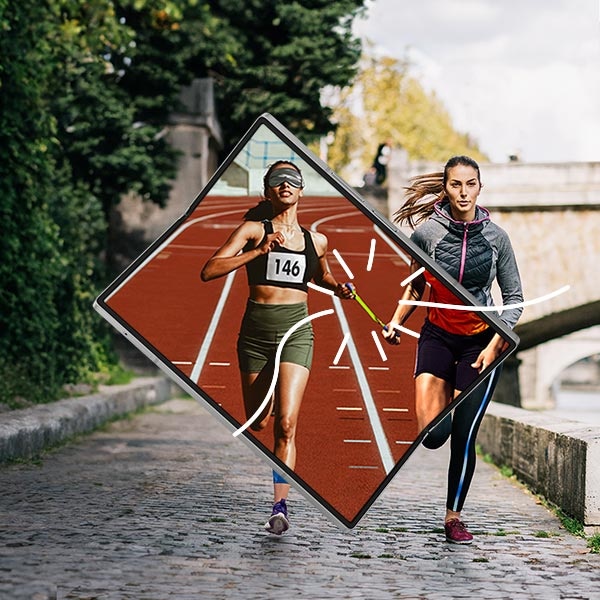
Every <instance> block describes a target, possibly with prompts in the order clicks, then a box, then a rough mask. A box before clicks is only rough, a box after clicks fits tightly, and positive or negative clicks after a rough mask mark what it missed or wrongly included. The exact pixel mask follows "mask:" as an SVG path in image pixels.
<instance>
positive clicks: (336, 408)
mask: <svg viewBox="0 0 600 600" xmlns="http://www.w3.org/2000/svg"><path fill="white" fill-rule="evenodd" d="M335 410H358V411H360V410H362V406H336V407H335Z"/></svg>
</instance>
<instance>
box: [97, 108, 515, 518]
mask: <svg viewBox="0 0 600 600" xmlns="http://www.w3.org/2000/svg"><path fill="white" fill-rule="evenodd" d="M279 160H283V161H289V162H291V163H293V164H294V165H296V166H297V167H298V168H299V169H300V171H301V173H302V177H303V180H304V182H303V184H304V187H303V195H302V197H301V198H300V200H299V202H298V208H297V217H298V222H299V224H300V226H301V227H302V228H304V229H305V230H306V231H307V232H318V233H319V234H321V235H322V236H324V238H325V239H326V243H327V252H326V260H327V264H328V266H329V268H330V270H331V273H332V275H333V276H334V278H335V279H336V280H337V281H338V282H342V283H351V284H352V286H353V289H354V292H355V294H356V296H355V297H353V298H350V299H340V298H338V297H337V296H334V295H332V294H331V293H330V290H327V289H325V288H323V287H320V286H316V285H314V283H313V282H312V281H311V282H310V283H309V284H308V287H307V311H308V312H307V316H308V318H307V317H306V316H302V315H301V316H296V317H293V316H291V317H290V316H289V315H288V314H287V312H289V311H287V312H285V311H284V312H285V314H284V313H281V314H278V315H277V316H276V317H275V318H276V319H283V320H284V321H285V319H289V318H292V320H293V319H296V320H297V321H298V320H299V319H300V318H301V317H302V318H304V319H305V321H304V322H305V323H306V324H308V323H310V327H312V348H311V352H312V360H311V361H310V365H309V366H308V367H306V368H308V369H309V374H308V380H307V382H306V387H305V390H304V393H303V395H302V400H301V405H300V408H299V413H298V419H297V427H296V461H295V466H294V468H293V469H290V468H289V467H288V466H286V464H285V463H284V462H282V460H280V459H279V458H278V457H277V456H276V454H275V451H274V444H275V439H274V430H273V429H274V428H273V421H274V417H270V416H267V418H266V423H267V424H266V426H265V427H264V428H263V429H262V430H260V431H257V430H255V429H254V428H252V427H251V426H249V425H248V420H249V418H250V417H251V415H250V414H249V413H248V407H246V406H245V404H244V400H243V398H244V391H243V381H242V370H243V369H247V368H248V367H242V365H241V363H240V355H239V348H238V342H239V337H240V330H241V328H242V319H243V317H244V315H245V314H246V311H247V308H248V303H249V302H248V298H249V281H248V275H247V273H246V271H245V268H243V267H242V268H237V269H235V270H233V271H231V272H230V273H228V274H225V275H223V276H220V277H217V278H214V279H212V280H210V281H202V279H201V277H200V273H201V270H202V268H203V266H204V265H205V264H206V262H207V261H208V260H209V259H210V257H211V256H213V254H214V253H215V251H216V250H217V249H219V248H221V247H222V246H223V244H224V243H225V242H226V241H227V240H228V239H229V237H230V236H231V234H232V232H234V231H235V230H236V229H237V228H238V227H239V226H240V225H241V224H242V223H243V222H244V221H245V220H248V219H253V218H255V219H256V220H257V221H260V218H258V217H256V216H254V217H253V212H254V213H256V214H258V213H257V211H258V212H260V208H257V207H260V205H261V201H262V200H263V199H264V198H263V177H264V175H265V172H266V171H267V169H268V167H269V165H272V164H273V163H274V162H276V161H279ZM249 211H250V212H249ZM302 235H304V233H303V234H302ZM321 239H323V238H321ZM284 245H285V244H284ZM306 260H307V259H306V253H305V254H302V253H295V254H294V253H289V252H287V250H286V249H285V248H283V249H279V251H274V253H273V255H272V256H270V257H269V260H268V261H266V262H267V267H266V268H267V275H266V277H267V279H268V281H271V282H274V283H273V284H274V285H276V286H279V287H280V288H281V289H287V287H288V286H290V285H291V286H294V285H296V286H297V288H298V286H301V284H302V282H301V280H302V274H303V273H304V271H305V269H306V268H308V267H307V265H306V264H304V262H303V261H306ZM411 265H412V269H411ZM269 270H270V271H269ZM415 270H418V275H417V276H423V275H426V281H427V282H428V285H427V289H429V288H430V284H431V283H432V282H437V285H438V286H442V287H443V288H444V289H445V292H446V296H447V297H448V298H450V297H451V298H452V299H453V300H452V303H453V304H456V305H462V306H470V305H472V304H474V299H473V298H472V297H470V296H469V295H468V293H467V292H466V291H465V290H464V289H463V288H461V286H460V285H458V284H457V283H456V282H455V281H454V280H452V279H451V278H450V277H449V276H448V275H446V274H445V272H443V271H442V270H440V269H439V267H438V266H437V265H436V264H435V263H433V262H432V261H431V259H429V257H427V256H426V255H424V254H423V253H422V252H421V251H420V250H419V249H418V248H417V247H416V246H414V245H413V244H412V243H411V242H410V240H409V239H408V237H407V236H406V235H404V234H403V233H402V232H401V231H400V230H399V229H397V228H396V227H395V226H394V225H393V224H392V223H390V222H389V221H388V220H387V219H386V218H385V217H384V216H383V215H381V214H380V213H379V212H378V211H377V210H375V209H374V208H373V207H372V206H371V205H370V204H369V203H368V202H366V201H365V200H364V199H363V198H362V197H361V196H360V195H359V194H358V193H357V192H356V191H355V190H353V189H352V188H350V187H349V186H348V185H347V184H346V183H345V182H343V181H342V180H341V179H340V178H338V177H337V176H336V175H335V174H334V173H333V172H331V170H330V169H329V168H328V167H327V165H326V164H325V163H323V162H322V161H321V160H320V159H318V158H317V157H316V156H314V155H313V154H312V153H311V152H310V151H309V150H308V149H307V148H306V147H305V146H304V145H303V144H302V143H301V142H300V141H299V140H297V139H296V138H295V136H293V135H292V134H291V133H290V132H289V131H288V130H287V129H285V127H283V126H282V125H281V124H280V123H279V122H278V121H277V120H276V119H274V118H273V117H272V116H270V115H268V114H265V115H262V116H261V117H259V118H258V119H257V121H256V122H255V123H254V124H253V126H252V127H251V128H250V130H249V131H248V132H247V133H246V135H245V136H244V137H243V138H242V139H241V141H240V142H239V143H238V144H237V146H236V147H235V148H234V150H233V151H232V152H231V154H230V155H229V156H228V157H227V159H226V160H225V161H224V162H223V164H222V165H221V166H220V167H219V169H218V170H217V172H216V173H215V175H214V176H213V177H212V179H211V180H210V181H209V183H208V184H207V185H206V187H205V188H204V189H203V190H202V191H201V192H200V193H199V195H198V196H197V197H196V198H195V199H191V200H190V205H189V208H188V210H187V211H186V213H185V214H184V215H183V216H181V217H180V218H179V219H177V221H176V222H174V223H173V224H172V226H171V227H169V228H168V229H167V231H165V233H164V234H163V235H162V236H161V237H160V238H159V239H157V240H156V241H155V242H154V243H153V244H152V245H151V246H150V247H149V248H148V249H147V250H146V251H145V252H144V253H143V254H142V255H141V256H139V257H138V258H137V259H136V260H135V261H134V262H133V263H132V264H131V265H130V266H129V267H128V268H127V269H126V270H125V271H124V272H123V273H121V275H120V276H119V277H117V279H116V280H115V281H114V282H113V283H112V284H111V285H110V286H109V287H108V288H107V289H106V290H105V291H104V292H103V293H102V294H101V295H100V296H99V297H98V298H97V300H96V303H95V308H96V309H97V310H98V311H99V312H100V314H101V315H102V316H103V317H104V318H106V319H107V320H108V321H109V322H110V323H111V324H112V325H113V326H114V327H116V328H117V329H118V330H119V331H120V332H121V333H122V334H123V335H125V336H127V338H128V339H129V340H130V341H131V342H132V343H133V344H134V345H135V346H136V347H138V348H139V349H140V350H141V351H142V352H143V353H144V354H145V355H146V356H148V357H150V358H151V359H152V360H153V361H154V362H155V363H156V364H157V365H158V366H159V367H160V368H161V369H162V370H164V371H165V372H166V373H167V374H168V375H169V376H170V377H171V378H172V379H173V380H174V381H175V382H176V383H177V384H179V385H180V386H181V387H182V388H183V389H184V390H185V391H187V392H188V393H189V394H191V395H192V396H193V397H194V398H195V399H197V400H198V401H199V402H201V403H203V405H205V406H207V407H208V408H209V409H210V411H211V412H212V413H213V415H214V416H215V417H216V418H218V419H219V420H220V421H221V422H223V423H225V424H226V425H227V427H228V428H229V429H230V430H231V432H232V435H235V436H236V437H238V438H239V439H240V440H243V441H245V442H247V444H248V445H249V447H250V448H251V449H252V450H254V451H255V452H257V453H258V454H259V455H260V456H261V457H262V458H263V459H264V460H265V463H266V465H265V466H266V467H268V468H274V469H275V470H276V471H278V472H279V473H280V474H281V475H282V476H284V477H285V478H286V480H288V481H289V482H290V483H291V484H292V485H293V486H294V487H295V488H296V489H298V490H299V491H300V492H302V493H303V494H304V495H305V496H306V497H307V498H309V499H311V500H312V501H313V502H314V503H315V504H316V505H317V506H318V507H319V508H320V509H321V510H322V511H323V512H324V513H325V514H326V515H327V516H329V517H330V518H331V519H332V520H333V521H334V522H335V523H337V524H339V525H341V526H343V527H345V528H352V527H354V526H355V525H356V524H357V523H358V522H359V520H360V519H361V517H362V516H363V515H364V514H365V512H366V511H367V510H368V508H369V506H370V505H371V504H372V503H373V502H374V501H375V500H376V498H377V496H378V495H379V494H380V493H381V492H382V491H383V489H385V486H386V485H387V484H388V483H389V482H390V481H391V479H392V477H393V476H394V475H395V473H397V471H398V470H399V469H400V468H401V467H402V465H403V464H404V462H405V461H406V460H407V459H408V457H409V456H410V454H411V453H412V451H413V450H414V449H415V448H416V447H417V446H418V444H419V443H420V441H421V440H422V439H423V437H424V436H425V435H426V433H427V431H428V430H429V429H431V427H432V426H433V425H435V423H437V422H438V421H439V420H440V419H441V418H442V417H443V416H444V415H446V414H447V413H448V412H449V411H450V410H452V408H453V407H454V406H455V405H456V403H458V402H460V401H461V399H463V398H464V396H465V394H466V392H468V391H470V390H471V389H473V387H474V386H475V385H476V384H477V383H479V382H480V381H481V380H482V379H483V378H484V377H485V375H486V373H485V372H484V373H482V374H481V376H480V378H479V379H478V380H477V381H476V382H475V383H474V384H473V385H472V386H470V387H469V388H468V389H467V390H465V391H464V392H463V394H461V396H459V397H458V398H457V399H456V401H455V402H454V403H452V404H451V405H450V406H449V407H447V408H446V409H445V410H444V411H443V413H440V415H439V417H438V418H436V419H434V420H433V421H432V422H431V423H430V425H429V426H427V427H426V428H425V429H423V430H422V431H420V430H419V427H418V425H417V420H416V415H415V396H414V367H415V354H416V348H417V342H418V339H419V335H420V331H421V328H422V326H423V323H424V320H425V316H426V310H427V308H425V307H421V306H418V307H416V309H415V311H414V313H413V314H412V315H411V316H410V318H409V319H408V321H407V322H406V323H405V330H403V331H402V332H401V343H400V344H399V345H390V344H387V343H385V341H384V339H383V337H382V335H381V331H382V323H387V322H389V320H390V318H391V316H392V314H393V312H394V310H395V308H396V306H397V303H398V300H399V298H400V297H401V296H402V293H403V288H404V286H406V285H408V282H409V281H410V278H411V276H415V275H414V273H415ZM262 276H264V275H261V277H262ZM427 299H428V296H427V291H426V292H425V295H424V297H423V300H425V301H426V300H427ZM286 310H287V309H286ZM461 312H462V314H463V315H465V316H468V315H471V316H475V318H480V319H483V320H484V321H485V322H486V323H487V324H488V325H489V326H490V327H491V328H492V329H493V330H494V331H495V332H496V333H499V334H500V335H501V336H502V337H503V338H504V339H505V340H506V345H505V350H504V351H503V354H502V355H501V356H500V357H499V358H498V359H497V360H496V361H495V363H494V364H492V365H491V366H490V367H489V368H490V369H491V368H493V367H495V366H496V365H497V364H499V363H500V362H502V361H503V360H504V359H505V358H506V357H507V356H508V355H509V354H510V353H511V352H512V351H513V350H514V349H515V347H516V344H517V338H516V336H515V335H514V334H513V333H512V332H511V331H510V329H508V328H507V327H506V326H505V325H504V324H503V323H502V322H501V321H500V320H499V319H498V318H497V317H495V316H493V314H492V313H487V312H477V313H475V312H472V311H470V310H462V311H461ZM269 318H270V317H269ZM266 319H267V317H265V316H263V315H262V313H261V314H260V315H259V316H258V317H256V319H255V321H256V322H255V323H254V325H253V327H254V329H253V332H252V335H254V336H255V337H258V338H261V336H263V331H264V330H265V329H266V328H267V325H266ZM246 325H248V324H247V323H246ZM263 325H264V327H263ZM296 330H299V329H298V328H296ZM264 335H267V333H264ZM259 342H261V340H260V339H259ZM283 347H285V344H283V345H282V349H283ZM299 351H302V350H301V349H300V350H299ZM242 352H246V350H245V349H244V348H243V349H242ZM250 353H251V354H252V352H250ZM282 355H283V354H280V359H281V356H282ZM283 356H284V360H283V361H282V360H280V361H279V362H277V361H276V360H275V359H273V360H272V361H271V362H270V363H269V364H268V365H267V366H266V367H265V369H266V371H265V374H264V376H265V381H268V383H269V389H271V390H272V394H275V395H276V394H278V393H279V391H280V390H279V388H278V387H277V386H278V385H279V384H278V381H277V376H278V370H279V369H280V368H281V363H282V362H285V361H286V360H296V359H295V358H291V359H290V358H289V356H288V355H283ZM286 356H287V357H288V358H286ZM275 358H276V357H275ZM299 360H303V359H299ZM269 369H270V371H268V370H269ZM267 371H268V373H267ZM271 384H272V386H271ZM265 399H266V401H267V403H268V402H269V401H270V397H269V398H266V394H265ZM268 468H266V469H265V477H268V476H269V472H268Z"/></svg>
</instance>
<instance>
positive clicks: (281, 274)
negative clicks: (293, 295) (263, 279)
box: [267, 252, 306, 283]
mask: <svg viewBox="0 0 600 600" xmlns="http://www.w3.org/2000/svg"><path fill="white" fill-rule="evenodd" d="M305 271H306V256H304V254H287V253H285V252H269V256H268V259H267V280H268V281H279V282H281V283H303V281H304V273H305Z"/></svg>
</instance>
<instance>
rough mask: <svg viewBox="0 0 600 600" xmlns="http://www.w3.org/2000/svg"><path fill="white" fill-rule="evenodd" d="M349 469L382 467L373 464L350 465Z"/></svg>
mask: <svg viewBox="0 0 600 600" xmlns="http://www.w3.org/2000/svg"><path fill="white" fill-rule="evenodd" d="M348 468H349V469H380V468H381V467H376V466H371V465H348Z"/></svg>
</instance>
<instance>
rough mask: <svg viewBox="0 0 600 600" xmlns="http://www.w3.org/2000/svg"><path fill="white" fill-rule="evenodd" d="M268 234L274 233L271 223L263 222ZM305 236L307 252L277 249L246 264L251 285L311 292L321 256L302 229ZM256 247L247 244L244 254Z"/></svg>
mask: <svg viewBox="0 0 600 600" xmlns="http://www.w3.org/2000/svg"><path fill="white" fill-rule="evenodd" d="M262 223H263V225H264V228H265V235H264V237H263V239H262V240H261V243H262V242H263V241H264V239H265V238H266V237H267V235H268V234H270V233H273V223H271V221H267V220H265V221H263V222H262ZM300 229H301V230H302V233H303V234H304V250H300V251H297V250H289V249H288V248H284V247H283V246H277V247H276V248H275V249H274V250H271V252H267V253H266V254H261V255H260V256H258V257H257V258H255V259H254V260H252V261H250V262H249V263H246V273H247V274H248V284H249V285H273V286H276V287H285V288H292V289H296V290H302V291H303V292H307V291H308V285H307V283H308V282H309V281H310V280H311V279H312V278H313V276H314V274H315V272H316V270H317V266H318V263H319V257H318V256H317V251H316V249H315V245H314V243H313V240H312V236H311V235H310V232H309V231H307V230H306V229H304V227H301V228H300ZM253 247H254V246H252V245H250V243H249V244H247V245H246V246H245V247H244V252H247V251H248V250H251V249H252V248H253Z"/></svg>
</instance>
